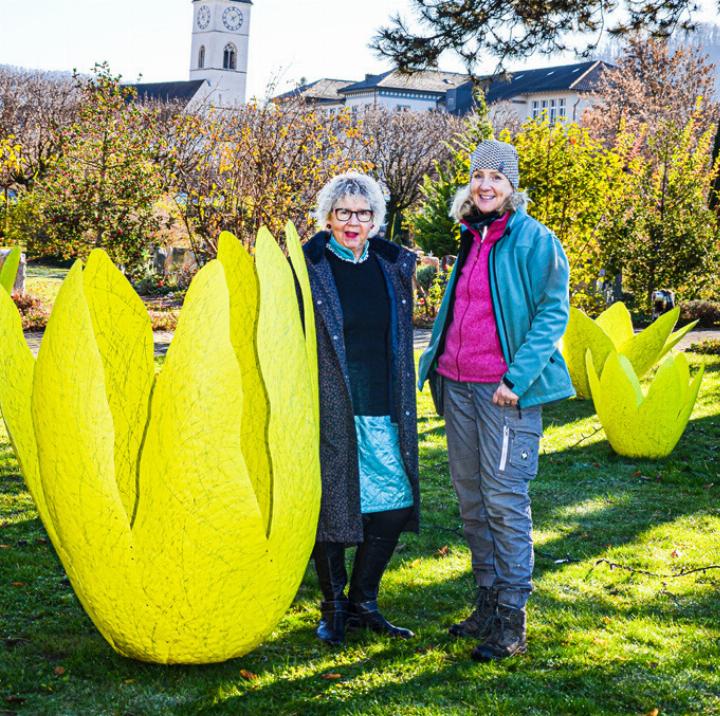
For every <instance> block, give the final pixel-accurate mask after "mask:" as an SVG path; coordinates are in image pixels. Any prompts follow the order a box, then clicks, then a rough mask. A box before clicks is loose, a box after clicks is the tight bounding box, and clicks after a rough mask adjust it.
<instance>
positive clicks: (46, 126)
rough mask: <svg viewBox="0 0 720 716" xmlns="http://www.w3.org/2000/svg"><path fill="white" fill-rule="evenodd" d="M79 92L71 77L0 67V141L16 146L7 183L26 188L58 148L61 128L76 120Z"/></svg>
mask: <svg viewBox="0 0 720 716" xmlns="http://www.w3.org/2000/svg"><path fill="white" fill-rule="evenodd" d="M79 101H80V93H79V91H78V89H77V86H76V84H75V82H74V81H73V78H72V76H69V75H64V74H58V73H52V72H41V71H37V70H23V69H19V68H16V67H7V66H0V139H5V138H8V137H10V136H12V137H14V139H15V141H16V142H17V143H18V144H19V145H20V147H21V149H20V163H19V165H18V167H17V170H16V171H14V172H13V174H12V176H11V177H9V180H11V181H12V183H13V184H14V185H15V186H17V187H23V188H29V187H30V185H31V184H32V183H33V181H36V180H37V179H39V178H40V177H42V176H43V174H44V173H45V171H46V169H47V168H48V166H49V164H50V162H51V161H52V158H53V157H54V156H56V155H57V154H58V153H59V152H60V151H61V149H62V146H61V145H62V141H63V136H64V135H63V133H62V132H61V131H59V130H60V129H61V128H62V127H67V126H69V125H70V124H71V123H72V121H73V120H74V119H75V118H76V117H77V113H78V109H79Z"/></svg>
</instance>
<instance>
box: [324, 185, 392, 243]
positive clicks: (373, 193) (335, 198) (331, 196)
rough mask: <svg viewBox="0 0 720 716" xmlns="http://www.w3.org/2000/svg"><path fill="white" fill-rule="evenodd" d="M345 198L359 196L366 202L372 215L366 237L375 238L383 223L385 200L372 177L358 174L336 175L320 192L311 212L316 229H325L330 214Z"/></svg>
mask: <svg viewBox="0 0 720 716" xmlns="http://www.w3.org/2000/svg"><path fill="white" fill-rule="evenodd" d="M346 196H360V197H362V198H363V199H365V200H367V203H368V206H369V207H370V209H371V210H372V213H373V227H372V229H370V233H369V234H368V236H375V234H377V232H378V231H380V227H381V226H382V224H383V223H384V222H385V198H384V197H383V193H382V189H380V185H379V184H378V183H377V182H376V181H375V180H374V179H373V178H372V177H369V176H368V175H367V174H361V173H360V172H346V173H345V174H338V175H337V176H335V177H333V178H332V179H331V180H330V181H329V182H328V183H327V184H325V186H324V187H323V188H322V189H321V190H320V193H319V194H318V196H317V204H316V207H315V211H314V212H313V216H314V217H315V221H316V222H317V226H318V228H319V229H321V230H324V229H326V228H327V222H328V218H329V216H330V212H331V211H332V210H333V208H334V207H335V205H336V204H337V203H338V202H339V201H340V200H341V199H342V198H344V197H346Z"/></svg>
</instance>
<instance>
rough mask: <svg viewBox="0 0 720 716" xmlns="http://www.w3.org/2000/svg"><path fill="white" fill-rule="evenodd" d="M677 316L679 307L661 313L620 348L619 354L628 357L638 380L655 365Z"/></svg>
mask: <svg viewBox="0 0 720 716" xmlns="http://www.w3.org/2000/svg"><path fill="white" fill-rule="evenodd" d="M679 315H680V308H679V307H676V308H673V309H672V311H668V312H667V313H663V315H662V316H660V318H658V319H657V320H656V321H654V322H653V323H651V324H650V325H649V326H648V327H647V328H646V329H645V330H644V331H641V332H640V333H637V334H636V335H635V336H633V337H632V338H631V339H630V340H627V341H625V343H623V344H622V345H621V346H620V349H619V350H620V352H621V353H622V354H623V355H625V356H627V357H628V359H629V360H630V362H631V363H632V366H633V369H634V370H635V373H636V374H637V376H638V377H639V378H642V377H643V376H644V375H645V373H647V372H648V371H649V370H650V368H652V367H653V366H654V365H655V363H657V361H658V359H659V357H660V355H661V354H662V353H663V347H664V346H665V343H666V341H667V339H668V336H669V335H670V332H671V331H672V329H673V326H674V325H675V324H676V323H677V319H678V317H679Z"/></svg>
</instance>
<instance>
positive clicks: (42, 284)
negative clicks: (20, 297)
mask: <svg viewBox="0 0 720 716" xmlns="http://www.w3.org/2000/svg"><path fill="white" fill-rule="evenodd" d="M67 272H68V269H65V268H58V267H56V266H44V265H42V264H36V263H30V264H28V267H27V273H26V278H25V291H26V292H27V293H29V294H31V295H32V296H35V297H37V298H39V299H40V300H42V301H43V302H44V303H46V304H47V305H48V306H49V307H51V306H52V305H53V303H55V297H56V296H57V294H58V291H59V290H60V285H61V284H62V282H63V279H64V278H65V276H67Z"/></svg>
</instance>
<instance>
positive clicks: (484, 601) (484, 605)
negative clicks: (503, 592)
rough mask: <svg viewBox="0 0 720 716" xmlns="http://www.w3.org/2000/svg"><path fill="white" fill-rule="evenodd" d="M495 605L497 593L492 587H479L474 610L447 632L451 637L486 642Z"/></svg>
mask: <svg viewBox="0 0 720 716" xmlns="http://www.w3.org/2000/svg"><path fill="white" fill-rule="evenodd" d="M496 605H497V592H496V591H495V590H494V589H492V587H479V588H478V595H477V598H476V599H475V608H474V609H473V610H472V612H471V613H470V615H469V616H468V617H466V618H465V619H463V620H462V621H461V622H457V623H456V624H453V625H452V626H451V627H450V628H449V629H448V631H449V632H450V634H452V636H457V637H469V638H472V639H477V640H478V641H486V640H487V639H488V637H489V636H490V630H491V627H492V623H493V617H494V616H495V607H496Z"/></svg>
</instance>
